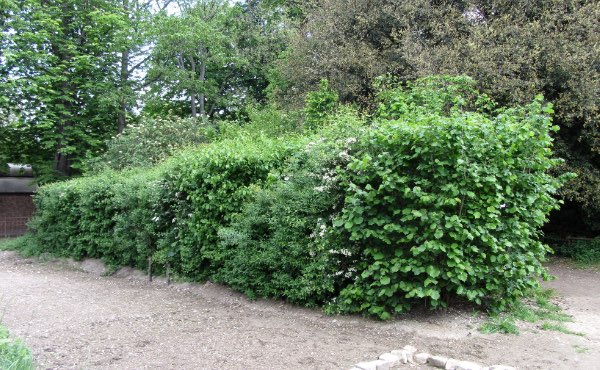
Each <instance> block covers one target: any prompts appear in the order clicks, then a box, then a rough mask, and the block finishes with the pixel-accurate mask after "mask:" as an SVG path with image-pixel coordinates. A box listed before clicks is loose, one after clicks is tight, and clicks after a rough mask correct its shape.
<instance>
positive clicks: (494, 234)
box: [334, 91, 564, 318]
mask: <svg viewBox="0 0 600 370" xmlns="http://www.w3.org/2000/svg"><path fill="white" fill-rule="evenodd" d="M398 93H403V92H402V91H399V92H398ZM445 110H446V109H444V110H440V111H436V110H435V109H432V110H429V111H422V112H421V113H420V114H414V113H412V114H411V113H410V111H409V113H408V114H405V115H401V116H400V117H399V118H398V119H397V120H392V121H381V122H379V123H378V125H377V127H376V128H375V129H373V130H372V131H371V132H370V135H369V137H368V138H366V139H365V140H364V141H363V142H361V147H360V148H359V149H358V152H357V154H356V156H355V158H354V160H353V161H352V162H351V163H350V164H349V166H348V170H347V171H346V176H347V178H346V186H347V192H346V198H345V205H344V209H343V211H342V213H341V215H340V216H339V217H338V218H337V219H336V220H335V222H334V224H335V225H336V226H338V227H339V229H338V232H340V233H341V235H345V236H346V237H347V239H348V243H350V244H351V245H353V248H351V249H352V250H355V251H356V253H358V254H359V255H360V260H359V261H358V262H357V264H356V265H355V266H354V267H355V268H356V269H357V271H358V273H357V274H356V276H355V280H354V281H353V282H352V283H351V284H349V285H348V286H347V287H346V288H344V290H343V291H342V292H341V294H340V301H339V308H340V309H341V310H343V311H349V312H364V311H367V312H369V313H371V314H375V315H379V316H380V317H382V318H386V317H389V316H390V315H391V314H393V313H397V312H401V311H404V310H406V309H408V308H410V306H411V304H413V303H417V302H421V301H426V302H427V303H428V304H429V305H431V306H432V307H439V306H446V305H447V304H448V302H449V301H450V300H452V299H453V298H457V297H458V298H462V299H465V300H468V301H471V302H473V303H475V304H477V305H482V304H486V305H492V306H494V307H499V308H502V307H503V306H505V305H506V304H510V303H511V302H514V301H515V300H516V299H518V298H519V297H521V296H522V295H523V294H524V293H525V292H527V291H528V289H529V288H533V287H535V286H536V285H537V281H536V280H535V277H537V276H541V275H542V276H543V275H544V273H545V270H544V268H543V267H542V265H541V261H543V260H544V256H545V254H546V253H547V252H548V251H549V249H548V248H547V247H546V246H545V245H543V243H542V242H541V241H540V232H539V231H538V230H539V228H540V227H541V226H542V225H543V224H544V222H546V221H547V215H548V214H549V212H550V211H551V210H553V209H555V208H556V207H557V204H558V203H557V200H556V199H555V198H553V196H552V195H553V194H554V193H555V192H556V190H557V188H558V187H559V186H560V184H561V182H562V180H559V179H555V178H553V177H552V176H551V175H549V173H548V171H549V170H550V168H552V167H553V166H554V165H556V164H557V160H554V159H552V158H550V153H551V150H550V148H551V146H552V138H551V137H550V131H551V130H552V125H551V119H550V118H549V116H548V114H549V113H551V106H550V105H544V104H543V103H542V101H541V98H540V99H536V100H535V101H534V102H533V103H532V104H530V105H529V106H527V107H523V108H516V109H508V110H502V111H499V112H496V114H495V115H493V116H490V115H486V114H484V113H480V112H463V111H462V109H461V106H459V105H457V106H454V107H453V108H452V109H450V111H448V112H445ZM563 180H564V179H563Z"/></svg>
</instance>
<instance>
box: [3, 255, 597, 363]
mask: <svg viewBox="0 0 600 370" xmlns="http://www.w3.org/2000/svg"><path fill="white" fill-rule="evenodd" d="M550 269H551V272H552V273H553V274H555V275H557V276H558V280H556V281H553V282H550V283H548V284H547V285H548V286H550V287H552V288H554V289H556V290H557V291H558V292H559V294H560V298H559V301H560V302H559V303H560V304H561V306H563V307H564V308H565V310H566V312H568V313H569V314H571V315H573V316H574V319H575V322H574V323H571V324H568V325H569V328H571V329H573V330H577V331H581V332H584V333H585V336H584V337H582V336H576V335H569V334H563V333H559V332H548V331H541V330H538V329H536V328H535V327H530V328H525V329H523V330H522V332H521V334H520V335H518V336H516V335H501V334H493V335H484V334H481V333H479V332H478V331H477V329H476V328H477V327H478V326H479V324H480V323H481V320H482V319H481V318H479V317H477V315H473V314H471V313H469V312H464V311H456V310H449V311H446V312H435V313H416V314H411V315H407V316H405V317H403V318H401V319H398V320H394V321H390V322H384V323H382V322H377V321H373V320H369V319H364V318H361V317H356V316H326V315H324V314H323V313H322V312H321V311H320V310H318V309H307V308H301V307H295V306H291V305H288V304H285V303H283V302H279V301H271V300H259V301H249V300H247V299H246V298H244V297H243V296H241V295H240V294H238V293H235V292H232V291H231V290H229V289H227V288H225V287H221V286H218V285H214V284H210V283H207V284H200V285H195V284H175V285H171V286H167V285H166V284H165V283H164V281H162V280H160V279H158V280H156V281H155V282H153V283H148V282H146V281H145V280H144V278H143V276H141V274H140V273H137V272H135V271H132V270H130V269H125V270H122V271H120V272H119V273H118V274H117V275H115V276H111V277H105V276H101V272H102V266H101V265H100V264H99V263H98V262H96V261H84V262H83V263H74V262H69V263H67V262H65V261H46V262H43V261H39V260H32V259H24V258H21V257H18V256H17V255H16V254H15V253H13V252H2V251H0V313H3V319H2V320H3V323H4V324H5V325H6V326H7V327H8V328H9V330H11V332H12V334H14V335H16V336H19V337H21V338H22V339H24V340H25V342H26V344H27V345H28V346H29V347H30V348H31V349H32V351H33V353H34V358H35V361H36V362H37V364H38V365H39V368H42V369H313V368H314V369H347V368H350V367H351V365H353V364H355V363H357V362H360V361H364V360H374V359H376V358H377V356H378V355H379V354H381V353H384V352H387V351H390V350H392V349H399V348H401V347H403V346H405V345H409V344H410V345H413V346H416V347H417V348H419V350H421V351H428V352H430V353H434V354H438V355H445V356H449V357H453V358H458V359H461V360H471V361H476V362H479V363H481V364H484V365H493V364H498V363H502V364H505V365H512V366H516V367H518V368H520V369H600V273H598V272H595V271H589V270H579V269H574V268H571V267H569V266H568V265H567V264H566V263H564V262H561V261H555V262H553V263H552V264H551V265H550ZM405 368H413V369H414V368H416V367H414V366H412V367H411V366H409V365H406V366H405Z"/></svg>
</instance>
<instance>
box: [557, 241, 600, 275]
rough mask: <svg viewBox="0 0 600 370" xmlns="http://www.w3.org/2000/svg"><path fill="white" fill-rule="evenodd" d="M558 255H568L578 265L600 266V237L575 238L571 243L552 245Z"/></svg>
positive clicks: (584, 266) (583, 266) (585, 266)
mask: <svg viewBox="0 0 600 370" xmlns="http://www.w3.org/2000/svg"><path fill="white" fill-rule="evenodd" d="M551 247H552V248H553V249H554V251H555V252H556V254H557V255H559V256H563V257H567V258H569V259H571V260H572V261H573V262H575V265H576V266H577V267H581V268H590V267H597V268H600V238H595V239H589V240H584V239H581V240H573V241H572V242H570V243H566V244H565V243H560V244H558V243H557V244H554V245H551Z"/></svg>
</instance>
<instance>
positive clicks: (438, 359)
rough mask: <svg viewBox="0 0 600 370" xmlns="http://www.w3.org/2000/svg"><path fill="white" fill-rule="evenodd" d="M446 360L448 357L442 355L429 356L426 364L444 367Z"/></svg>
mask: <svg viewBox="0 0 600 370" xmlns="http://www.w3.org/2000/svg"><path fill="white" fill-rule="evenodd" d="M446 362H448V357H444V356H431V357H429V358H428V359H427V364H428V365H430V366H433V367H437V368H440V369H445V368H446Z"/></svg>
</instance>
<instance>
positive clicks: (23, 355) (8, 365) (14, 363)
mask: <svg viewBox="0 0 600 370" xmlns="http://www.w3.org/2000/svg"><path fill="white" fill-rule="evenodd" d="M0 243H1V244H2V245H4V244H5V241H0ZM0 369H3V370H25V369H27V370H29V369H34V365H33V358H32V356H31V352H30V351H29V349H28V348H27V347H25V346H24V345H23V343H22V342H21V341H20V340H18V339H17V340H15V339H12V338H10V337H9V335H8V329H6V327H5V326H3V325H2V324H0Z"/></svg>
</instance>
